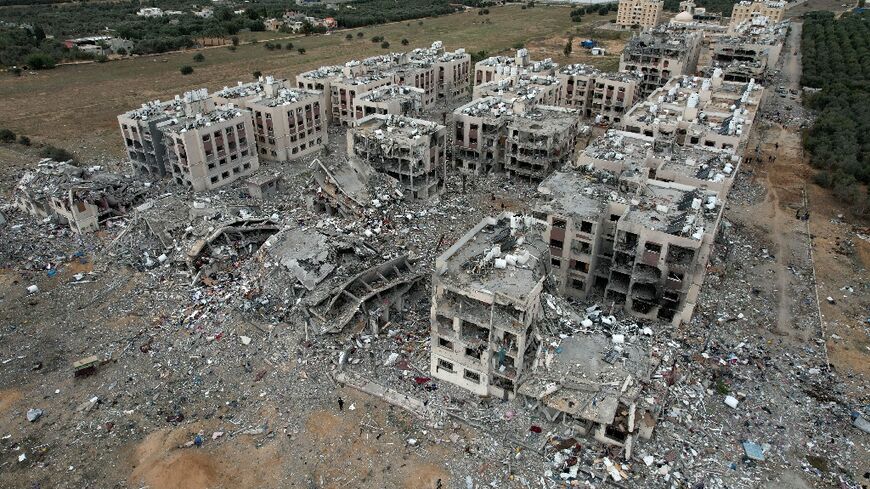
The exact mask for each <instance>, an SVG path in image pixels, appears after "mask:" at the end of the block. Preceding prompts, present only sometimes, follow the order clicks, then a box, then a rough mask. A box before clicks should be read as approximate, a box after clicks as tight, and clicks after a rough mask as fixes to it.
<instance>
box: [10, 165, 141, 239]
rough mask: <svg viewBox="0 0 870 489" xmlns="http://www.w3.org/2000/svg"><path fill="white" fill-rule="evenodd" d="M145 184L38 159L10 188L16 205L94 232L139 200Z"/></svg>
mask: <svg viewBox="0 0 870 489" xmlns="http://www.w3.org/2000/svg"><path fill="white" fill-rule="evenodd" d="M148 187H149V186H148V185H146V184H145V183H143V182H142V181H140V180H137V179H135V178H132V177H129V176H126V175H118V174H115V173H108V172H105V171H103V170H102V169H101V168H100V167H93V168H79V167H77V166H73V165H71V164H69V163H58V162H55V161H53V160H42V161H40V162H39V163H38V164H37V166H36V169H35V170H32V171H28V172H26V173H25V174H24V176H23V177H21V180H19V182H18V184H17V185H16V186H15V188H14V189H13V199H14V203H15V206H16V207H18V208H19V209H21V210H22V211H24V212H26V213H28V214H30V215H32V216H34V217H39V218H53V219H57V220H58V221H59V222H60V223H61V224H67V225H69V227H70V229H71V230H73V231H75V232H77V233H87V232H94V231H98V230H99V229H100V226H101V225H102V224H103V223H105V222H106V221H107V220H109V219H111V218H114V217H120V216H124V215H126V214H127V212H128V211H129V210H130V209H132V208H133V207H134V206H136V205H137V204H138V203H139V202H141V201H142V200H143V199H144V197H145V195H146V194H147V192H148Z"/></svg>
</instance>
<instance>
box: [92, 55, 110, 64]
mask: <svg viewBox="0 0 870 489" xmlns="http://www.w3.org/2000/svg"><path fill="white" fill-rule="evenodd" d="M94 61H96V62H97V63H105V62H106V61H109V57H108V56H106V55H105V54H101V55H99V56H97V57H96V58H94Z"/></svg>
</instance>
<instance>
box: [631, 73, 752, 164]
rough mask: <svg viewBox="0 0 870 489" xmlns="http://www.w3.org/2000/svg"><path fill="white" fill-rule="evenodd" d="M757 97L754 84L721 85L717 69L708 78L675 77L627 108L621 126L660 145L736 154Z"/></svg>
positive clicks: (742, 144) (746, 135)
mask: <svg viewBox="0 0 870 489" xmlns="http://www.w3.org/2000/svg"><path fill="white" fill-rule="evenodd" d="M763 92H764V89H763V88H762V87H761V86H760V85H758V84H757V83H755V81H754V80H750V81H749V82H747V83H739V82H728V81H725V80H724V75H723V73H722V71H721V70H718V69H716V70H714V73H713V76H712V77H711V78H700V77H688V76H682V77H675V78H673V79H671V80H670V81H669V82H668V83H667V84H666V85H665V86H663V87H662V88H660V89H658V90H656V91H655V92H653V94H652V95H651V96H650V97H649V98H648V99H647V100H646V101H644V102H642V103H639V104H637V105H635V106H634V107H632V109H631V110H629V112H628V113H627V114H626V115H625V117H624V118H623V121H622V124H621V126H622V127H623V128H625V130H626V131H628V132H634V133H638V134H643V135H645V136H650V137H653V138H655V140H656V144H660V145H661V144H667V143H668V142H671V141H673V142H674V143H675V144H678V145H684V146H685V145H699V146H703V147H706V148H715V149H721V150H726V151H730V152H732V153H735V154H742V151H743V149H744V147H745V145H746V141H747V139H748V138H749V132H750V128H751V127H752V123H753V121H754V119H755V115H756V113H757V112H758V108H759V104H760V103H761V97H762V94H763Z"/></svg>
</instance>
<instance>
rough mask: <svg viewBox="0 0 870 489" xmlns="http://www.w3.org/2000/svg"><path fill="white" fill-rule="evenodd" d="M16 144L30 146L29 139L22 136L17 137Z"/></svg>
mask: <svg viewBox="0 0 870 489" xmlns="http://www.w3.org/2000/svg"><path fill="white" fill-rule="evenodd" d="M18 144H20V145H22V146H30V138H29V137H27V136H25V135H23V134H22V135H21V136H18Z"/></svg>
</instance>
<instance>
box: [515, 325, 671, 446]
mask: <svg viewBox="0 0 870 489" xmlns="http://www.w3.org/2000/svg"><path fill="white" fill-rule="evenodd" d="M548 343H549V344H548V345H547V346H546V347H545V348H543V349H542V350H541V352H540V353H539V355H538V357H537V358H536V360H535V363H534V367H535V368H534V371H533V373H531V374H530V375H529V377H528V378H527V379H526V380H525V381H524V382H523V383H522V385H520V387H519V389H518V390H517V393H518V394H520V397H522V398H523V399H524V400H525V401H526V405H528V406H532V407H534V408H535V409H536V411H537V412H538V413H539V414H540V415H541V416H543V417H544V418H545V419H547V420H549V421H551V422H559V423H561V424H562V425H563V426H566V427H569V428H570V430H571V432H572V433H575V434H577V435H581V436H587V437H590V438H594V439H595V440H597V441H598V442H600V443H603V444H605V445H610V446H617V447H622V448H624V449H625V452H624V454H623V458H624V459H625V460H630V459H631V455H632V449H633V446H634V444H635V442H636V440H637V439H639V438H642V439H647V440H648V439H650V437H651V436H652V432H653V429H654V427H655V424H656V419H657V416H658V414H659V410H660V408H661V407H660V405H658V404H657V403H656V398H655V397H653V396H650V395H649V393H648V392H647V384H648V383H649V380H650V372H651V371H652V368H653V365H654V362H653V359H652V358H651V356H650V352H649V349H648V347H647V346H646V345H643V344H628V343H625V340H624V338H623V335H617V334H614V335H612V336H610V337H608V335H606V334H602V333H590V334H579V335H574V336H569V337H566V338H558V339H554V340H553V341H550V342H548ZM553 345H558V346H553Z"/></svg>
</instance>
